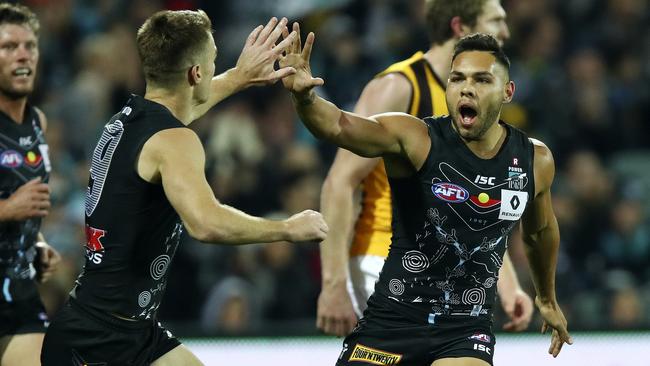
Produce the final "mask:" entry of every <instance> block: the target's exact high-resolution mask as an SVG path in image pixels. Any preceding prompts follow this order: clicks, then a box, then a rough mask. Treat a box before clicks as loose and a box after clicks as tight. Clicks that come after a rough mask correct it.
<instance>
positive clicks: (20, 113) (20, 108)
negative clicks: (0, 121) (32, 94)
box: [0, 95, 27, 125]
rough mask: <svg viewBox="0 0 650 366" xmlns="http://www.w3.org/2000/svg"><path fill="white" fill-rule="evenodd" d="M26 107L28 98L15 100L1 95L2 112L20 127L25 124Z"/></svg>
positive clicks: (0, 108) (0, 105)
mask: <svg viewBox="0 0 650 366" xmlns="http://www.w3.org/2000/svg"><path fill="white" fill-rule="evenodd" d="M26 105H27V97H22V98H18V99H13V98H7V97H6V96H4V95H0V110H1V111H3V112H4V113H5V114H6V115H8V116H9V117H10V118H11V119H12V120H13V121H14V122H16V123H17V124H19V125H20V124H22V123H23V118H25V106H26Z"/></svg>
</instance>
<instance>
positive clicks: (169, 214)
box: [72, 95, 185, 320]
mask: <svg viewBox="0 0 650 366" xmlns="http://www.w3.org/2000/svg"><path fill="white" fill-rule="evenodd" d="M170 128H185V126H184V125H183V124H182V123H181V122H180V121H179V120H178V119H176V118H175V117H174V116H173V115H172V114H171V112H170V111H169V110H168V109H167V108H165V107H164V106H162V105H160V104H158V103H155V102H152V101H149V100H146V99H144V98H142V97H140V96H135V95H134V96H132V97H131V99H129V101H128V102H127V104H126V106H125V107H124V108H123V109H122V110H121V111H120V112H119V113H117V114H116V115H114V116H113V118H111V120H110V121H109V123H108V124H106V126H105V127H104V130H103V133H102V135H101V137H100V139H99V142H98V143H97V146H96V147H95V150H94V152H93V157H92V163H91V168H90V179H89V182H88V188H87V191H86V204H85V206H86V244H85V249H86V263H85V265H84V269H83V272H82V273H81V274H80V275H79V278H78V279H77V284H76V286H75V288H74V289H73V291H72V296H74V297H75V298H76V299H77V300H78V301H80V302H81V303H82V304H84V305H87V306H90V307H93V308H95V309H99V310H102V311H105V312H107V313H112V314H116V315H119V316H122V317H128V318H131V319H137V320H146V319H152V318H155V314H156V310H157V309H158V307H159V305H160V301H161V299H162V296H163V293H164V291H165V287H166V285H167V275H168V269H169V265H170V264H171V261H172V259H173V257H174V253H175V252H176V248H177V246H178V242H179V239H180V235H181V232H182V224H181V222H180V218H179V216H178V214H177V213H176V211H175V210H174V208H173V207H172V206H171V204H170V203H169V201H168V200H167V197H166V196H165V192H164V191H163V187H162V185H161V184H152V183H148V182H146V181H145V180H143V179H142V178H140V176H139V175H138V173H137V171H136V162H137V159H138V155H139V153H140V151H141V149H142V146H143V145H144V144H145V142H146V141H147V140H148V139H149V138H150V137H151V136H153V135H154V134H155V133H157V132H159V131H161V130H165V129H170Z"/></svg>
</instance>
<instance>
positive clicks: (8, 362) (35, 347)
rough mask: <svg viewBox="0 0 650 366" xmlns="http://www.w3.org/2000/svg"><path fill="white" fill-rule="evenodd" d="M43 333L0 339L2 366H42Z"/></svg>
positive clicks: (0, 364)
mask: <svg viewBox="0 0 650 366" xmlns="http://www.w3.org/2000/svg"><path fill="white" fill-rule="evenodd" d="M43 337H44V334H43V333H27V334H15V335H10V336H4V337H2V338H1V339H0V350H2V351H3V352H2V358H1V361H0V366H40V365H41V360H40V356H41V346H42V345H43Z"/></svg>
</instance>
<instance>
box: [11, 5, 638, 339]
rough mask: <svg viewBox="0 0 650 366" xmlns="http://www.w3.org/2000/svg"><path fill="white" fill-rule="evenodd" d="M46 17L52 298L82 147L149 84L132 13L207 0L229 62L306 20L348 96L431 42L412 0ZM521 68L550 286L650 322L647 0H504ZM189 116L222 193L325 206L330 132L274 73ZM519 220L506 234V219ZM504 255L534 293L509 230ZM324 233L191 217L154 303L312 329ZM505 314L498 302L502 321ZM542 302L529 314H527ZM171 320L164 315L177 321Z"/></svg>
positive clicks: (332, 82)
mask: <svg viewBox="0 0 650 366" xmlns="http://www.w3.org/2000/svg"><path fill="white" fill-rule="evenodd" d="M23 3H25V4H27V5H28V6H30V7H32V9H34V10H35V11H36V12H37V14H38V15H39V17H40V20H41V23H42V30H41V34H40V49H41V67H40V71H39V73H40V76H39V80H38V86H37V89H36V93H35V94H34V95H33V97H32V99H31V101H32V102H33V103H34V104H36V105H38V106H40V107H41V108H42V109H43V110H44V111H45V113H46V114H47V116H48V118H49V126H50V127H49V129H48V136H47V138H48V142H49V144H50V151H51V156H52V160H53V168H54V172H53V174H52V178H51V189H52V192H53V193H52V194H53V210H52V211H51V213H50V215H49V216H48V217H47V218H46V219H45V220H44V227H43V231H44V233H45V237H46V238H48V240H49V242H50V243H51V244H52V245H53V246H55V247H56V248H57V249H58V250H59V251H61V253H62V254H63V256H64V258H65V259H64V262H65V263H64V265H63V266H62V267H61V270H60V271H59V274H58V276H57V278H56V279H55V280H54V281H52V283H50V284H48V285H46V286H44V287H43V288H42V290H43V293H44V295H43V297H44V301H45V302H46V305H47V307H48V310H49V311H50V312H54V311H56V309H57V308H58V307H59V306H60V305H61V304H62V303H63V302H64V301H65V298H66V296H67V293H68V291H69V290H70V288H71V287H72V286H73V284H74V279H75V278H76V276H77V274H78V273H79V270H80V268H81V266H82V265H83V248H82V243H84V230H83V220H84V210H83V202H84V195H85V187H86V183H87V179H88V160H87V159H88V157H89V156H90V153H91V149H92V148H93V147H94V145H95V143H96V140H97V138H98V136H99V132H100V131H101V129H102V127H103V125H104V124H105V123H106V122H107V120H108V118H109V117H110V116H111V115H112V114H113V113H114V112H116V111H117V110H118V109H119V108H120V107H121V106H122V105H123V104H124V103H125V101H126V100H127V99H128V97H129V93H131V92H133V93H138V94H142V93H143V91H144V84H143V77H142V75H141V73H140V71H139V60H138V56H137V51H136V49H135V31H136V29H137V27H138V26H139V25H140V24H142V22H143V21H144V19H146V18H147V17H148V16H149V15H151V14H153V13H154V12H155V11H157V10H160V9H165V8H167V9H183V8H202V9H204V10H206V12H208V14H209V15H210V17H211V19H212V21H213V27H214V29H215V32H214V35H215V40H216V43H217V46H218V48H219V56H218V58H217V70H218V71H224V70H226V69H227V68H230V67H232V66H233V65H234V64H235V62H236V60H237V57H238V55H239V52H240V50H241V48H242V46H243V44H244V40H245V38H246V36H247V35H248V33H249V32H250V31H251V30H252V29H253V28H254V27H255V26H257V25H258V24H263V23H265V22H266V21H267V20H268V18H269V17H271V16H287V17H288V18H290V20H299V21H300V22H301V25H302V29H303V30H304V31H314V32H315V33H316V44H315V49H314V54H313V56H312V60H313V65H314V74H315V75H317V76H321V77H323V78H324V79H325V81H326V83H325V85H324V86H323V87H322V88H320V90H319V93H321V94H322V95H325V96H326V97H327V98H329V99H330V100H332V101H334V102H335V103H336V104H338V105H339V106H341V107H343V108H347V109H351V108H353V106H354V103H355V101H356V98H357V97H358V96H359V94H360V92H361V90H362V88H363V86H364V85H365V83H367V82H368V81H369V80H370V79H371V78H372V77H373V76H374V75H375V74H376V73H378V72H380V71H381V70H382V69H383V68H385V67H386V66H388V65H389V64H391V63H393V62H395V61H398V60H400V59H403V58H406V57H409V56H410V55H411V54H412V53H414V52H415V51H417V50H426V49H427V48H428V46H429V44H428V41H427V38H426V34H427V32H426V29H425V24H424V16H423V14H424V11H423V0H301V1H290V0H239V1H207V0H205V1H200V0H167V1H162V0H158V1H157V0H29V1H23ZM503 5H504V7H505V9H506V11H508V23H509V25H510V30H511V34H512V38H511V39H510V40H509V41H508V42H507V45H506V49H507V53H508V54H509V56H510V57H511V59H512V61H513V67H512V72H511V77H512V78H513V79H514V80H515V82H516V83H517V92H516V94H515V98H514V102H513V103H511V104H509V105H507V107H506V108H505V109H504V112H503V116H502V118H503V119H504V120H505V121H507V122H510V123H512V124H514V125H516V126H518V127H520V128H522V129H524V130H526V131H527V132H528V133H529V134H531V135H532V136H533V137H536V138H539V139H541V140H543V141H544V142H545V143H546V144H547V145H549V147H550V148H551V150H552V151H553V152H554V157H555V162H556V170H557V171H556V181H555V184H554V191H553V194H554V199H553V200H554V205H555V212H556V215H557V218H558V221H559V224H560V228H561V235H562V239H561V256H560V258H559V263H558V277H557V291H558V298H559V301H560V303H561V304H562V306H563V309H565V313H566V315H567V318H568V319H569V322H570V323H569V324H570V328H571V329H574V330H577V329H630V328H636V329H642V328H648V327H650V216H649V215H650V193H649V192H650V142H649V141H648V139H649V138H650V118H649V117H648V116H650V4H649V3H648V1H647V0H526V1H522V0H503ZM192 128H193V129H194V130H195V131H196V132H197V133H198V134H199V136H200V137H201V138H202V140H203V143H204V146H205V149H206V153H207V157H208V164H207V173H208V175H207V176H208V179H209V181H210V184H211V186H212V188H213V189H214V192H215V193H216V196H217V198H218V199H219V200H220V201H222V202H224V203H227V204H230V205H233V206H235V207H237V208H240V209H242V210H244V211H246V212H248V213H251V214H255V215H262V216H266V217H276V218H282V217H286V216H287V215H290V214H292V213H295V212H297V211H300V210H303V209H308V208H311V209H318V206H319V194H320V187H321V184H322V181H323V178H324V175H325V173H326V172H327V168H328V167H329V165H330V164H331V161H332V159H333V156H334V153H335V149H334V148H333V147H332V146H330V145H328V144H326V143H322V142H319V141H316V140H314V139H313V138H312V137H311V136H310V135H309V133H308V132H307V131H306V130H305V129H304V127H302V125H301V124H300V121H299V120H298V119H297V116H296V114H295V113H294V111H293V108H292V105H291V101H290V99H289V97H288V95H287V93H286V92H285V91H284V90H283V89H282V88H281V87H280V86H275V87H266V88H255V89H250V90H247V91H245V92H243V93H241V94H239V95H237V96H235V97H231V98H230V99H228V100H226V101H224V102H223V103H221V104H219V105H218V106H217V107H215V108H214V109H213V110H212V111H210V112H209V113H208V114H207V115H206V116H204V117H203V118H202V119H201V120H199V121H197V122H196V123H195V124H193V125H192ZM515 237H516V236H515ZM511 247H512V248H511V255H512V258H513V261H514V263H515V266H516V268H517V271H518V273H519V276H520V279H521V281H522V286H524V288H525V289H526V291H527V292H528V293H529V294H531V295H532V294H534V290H533V287H532V284H531V282H530V279H529V276H528V265H527V262H526V258H525V255H524V248H523V244H522V243H521V241H520V240H517V239H515V240H513V241H512V243H511ZM319 266H320V262H319V254H318V245H317V244H316V243H305V244H299V245H293V244H288V243H274V244H268V245H252V246H246V247H226V246H218V245H206V244H201V243H197V242H195V241H193V240H192V239H191V238H189V237H188V236H187V235H186V236H185V238H184V243H183V244H182V247H181V249H180V250H179V252H178V254H177V257H176V260H175V263H174V265H173V266H172V269H171V278H170V282H169V286H168V289H167V295H166V300H165V301H164V303H163V306H162V307H161V318H162V319H163V320H165V321H167V322H172V323H173V324H176V325H177V329H187V330H188V331H187V333H188V334H193V335H200V334H266V333H269V334H313V333H315V331H316V329H315V325H314V323H315V313H316V299H317V297H318V293H319V290H320V267H319ZM502 321H503V314H497V324H499V323H501V322H502ZM538 325H539V320H537V322H536V323H534V325H533V326H535V327H536V326H538ZM172 329H173V327H172Z"/></svg>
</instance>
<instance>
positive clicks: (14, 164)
mask: <svg viewBox="0 0 650 366" xmlns="http://www.w3.org/2000/svg"><path fill="white" fill-rule="evenodd" d="M0 165H2V166H3V167H5V168H18V167H19V166H21V165H23V157H22V155H20V154H19V153H18V152H16V151H14V150H6V151H4V152H3V153H2V154H0Z"/></svg>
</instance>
